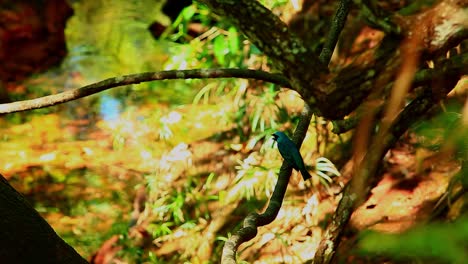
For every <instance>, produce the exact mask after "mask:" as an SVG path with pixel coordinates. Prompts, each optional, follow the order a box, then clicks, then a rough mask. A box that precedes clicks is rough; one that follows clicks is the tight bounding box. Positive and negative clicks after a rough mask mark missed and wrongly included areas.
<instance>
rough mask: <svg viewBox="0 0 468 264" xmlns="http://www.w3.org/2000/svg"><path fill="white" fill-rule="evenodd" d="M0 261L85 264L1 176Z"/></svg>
mask: <svg viewBox="0 0 468 264" xmlns="http://www.w3.org/2000/svg"><path fill="white" fill-rule="evenodd" d="M0 225H1V229H0V238H1V239H0V262H2V263H39V262H44V261H45V262H47V263H57V264H59V263H70V264H74V263H76V264H78V263H80V264H81V263H88V262H87V261H86V260H85V259H83V258H82V257H81V256H80V255H79V254H78V253H77V252H76V251H75V250H74V249H73V248H72V247H70V246H69V245H68V244H67V243H65V241H63V240H62V239H61V238H60V237H59V236H58V235H57V234H56V233H55V231H54V230H53V229H52V227H51V226H50V225H49V224H48V223H47V222H46V221H45V220H44V218H42V217H41V216H40V215H39V213H38V212H37V211H36V210H35V209H34V208H33V207H32V206H31V205H30V204H29V203H28V202H27V201H26V199H25V198H24V197H23V196H22V195H21V194H20V193H18V192H17V191H16V190H15V189H14V188H13V187H11V185H10V184H9V183H8V181H7V180H6V179H5V178H3V176H2V175H1V174H0Z"/></svg>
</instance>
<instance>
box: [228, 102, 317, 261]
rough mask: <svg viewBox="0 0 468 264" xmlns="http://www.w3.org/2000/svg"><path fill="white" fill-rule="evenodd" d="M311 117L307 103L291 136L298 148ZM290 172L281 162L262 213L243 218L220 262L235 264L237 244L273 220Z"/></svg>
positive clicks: (249, 237) (284, 191)
mask: <svg viewBox="0 0 468 264" xmlns="http://www.w3.org/2000/svg"><path fill="white" fill-rule="evenodd" d="M311 119H312V111H311V109H310V108H309V107H308V106H307V105H305V106H304V109H303V110H302V113H301V116H300V120H299V123H298V125H297V127H296V130H295V131H294V135H293V138H292V140H293V141H294V143H296V145H297V147H298V148H300V147H301V145H302V142H303V141H304V138H305V136H306V134H307V129H308V128H309V124H310V120H311ZM291 172H292V167H291V166H290V165H289V164H288V163H286V162H283V165H282V166H281V169H280V171H279V174H278V182H277V183H276V185H275V189H274V191H273V194H272V196H271V198H270V202H269V204H268V207H267V209H266V210H265V212H264V213H262V214H257V213H251V214H249V215H248V216H247V217H246V218H245V220H244V223H243V225H242V227H241V228H240V229H239V230H238V231H237V232H235V233H234V234H233V235H232V236H231V237H230V238H229V240H228V241H226V243H225V244H224V248H223V255H222V258H221V263H223V264H235V263H236V252H237V249H238V248H239V246H240V245H241V244H242V243H244V242H247V241H249V240H250V239H252V238H254V237H255V236H256V235H257V228H258V227H260V226H264V225H268V224H269V223H271V222H273V220H275V218H276V216H277V215H278V212H279V210H280V209H281V205H282V204H283V199H284V195H285V193H286V189H287V187H288V183H289V178H290V177H291Z"/></svg>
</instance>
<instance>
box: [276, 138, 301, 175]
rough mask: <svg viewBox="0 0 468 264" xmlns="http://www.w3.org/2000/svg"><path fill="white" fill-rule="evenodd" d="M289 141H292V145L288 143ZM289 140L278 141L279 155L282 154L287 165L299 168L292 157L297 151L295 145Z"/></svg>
mask: <svg viewBox="0 0 468 264" xmlns="http://www.w3.org/2000/svg"><path fill="white" fill-rule="evenodd" d="M289 142H290V143H292V145H291V144H288V143H289ZM289 142H288V141H281V142H278V150H279V152H280V154H281V156H283V158H284V160H286V161H287V162H288V163H289V165H291V166H292V167H293V168H294V169H295V170H299V167H298V166H297V164H296V162H295V158H294V157H295V155H296V154H295V152H297V147H296V145H294V143H293V142H292V141H289Z"/></svg>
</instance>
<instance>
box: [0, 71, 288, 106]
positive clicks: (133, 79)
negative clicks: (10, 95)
mask: <svg viewBox="0 0 468 264" xmlns="http://www.w3.org/2000/svg"><path fill="white" fill-rule="evenodd" d="M204 78H247V79H256V80H262V81H266V82H271V83H276V84H278V85H281V86H284V87H291V85H290V83H289V81H288V79H286V78H285V77H284V76H283V75H281V74H275V73H269V72H265V71H259V70H248V69H200V70H172V71H160V72H146V73H138V74H131V75H124V76H120V77H113V78H109V79H106V80H103V81H100V82H97V83H93V84H90V85H86V86H84V87H81V88H76V89H72V90H68V91H65V92H62V93H58V94H54V95H49V96H44V97H40V98H36V99H31V100H24V101H18V102H13V103H7V104H0V114H7V113H14V112H20V111H26V110H32V109H39V108H44V107H49V106H53V105H58V104H62V103H66V102H69V101H72V100H75V99H79V98H83V97H86V96H89V95H92V94H95V93H99V92H102V91H104V90H107V89H110V88H114V87H118V86H124V85H129V84H138V83H142V82H149V81H157V80H170V79H204Z"/></svg>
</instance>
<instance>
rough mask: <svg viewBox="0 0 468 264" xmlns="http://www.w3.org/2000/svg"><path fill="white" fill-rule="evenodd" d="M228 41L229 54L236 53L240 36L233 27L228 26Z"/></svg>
mask: <svg viewBox="0 0 468 264" xmlns="http://www.w3.org/2000/svg"><path fill="white" fill-rule="evenodd" d="M228 43H229V51H230V52H231V54H237V52H239V50H240V38H239V33H238V32H237V29H236V28H235V27H230V28H229V30H228Z"/></svg>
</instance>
